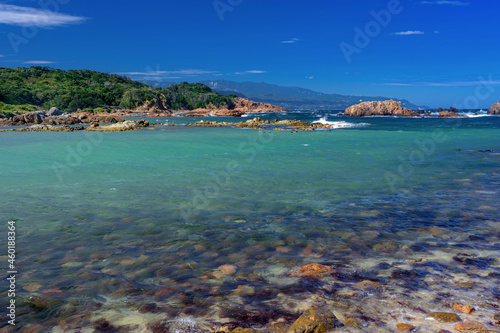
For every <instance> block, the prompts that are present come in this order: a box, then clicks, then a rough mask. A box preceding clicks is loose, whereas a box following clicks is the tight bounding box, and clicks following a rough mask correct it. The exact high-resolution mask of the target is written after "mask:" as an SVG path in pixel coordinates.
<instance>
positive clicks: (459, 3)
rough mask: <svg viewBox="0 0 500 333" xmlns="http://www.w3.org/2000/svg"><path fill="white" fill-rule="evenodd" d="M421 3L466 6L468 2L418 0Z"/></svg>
mask: <svg viewBox="0 0 500 333" xmlns="http://www.w3.org/2000/svg"><path fill="white" fill-rule="evenodd" d="M420 3H421V4H424V5H450V6H468V5H469V3H468V2H463V1H446V0H442V1H420Z"/></svg>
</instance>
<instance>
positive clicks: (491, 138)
mask: <svg viewBox="0 0 500 333" xmlns="http://www.w3.org/2000/svg"><path fill="white" fill-rule="evenodd" d="M321 116H323V114H317V115H314V116H312V115H311V114H297V115H294V116H291V115H290V116H283V115H281V116H280V117H281V118H286V117H288V118H296V117H300V118H302V119H307V120H310V121H314V120H317V119H318V118H319V117H321ZM264 117H267V118H269V119H273V117H274V116H272V115H268V116H264ZM332 118H333V117H332ZM150 120H153V122H158V123H166V121H167V120H168V122H170V123H172V122H174V123H180V122H186V121H190V122H191V121H193V120H192V119H187V120H186V119H184V118H183V119H181V118H170V119H167V118H162V119H158V120H156V119H150ZM211 120H212V119H211ZM222 120H227V119H222ZM330 120H337V119H330ZM338 120H342V121H347V122H350V123H353V124H360V123H364V124H363V125H360V126H356V127H353V128H349V129H336V130H332V131H314V132H297V133H292V132H286V131H285V132H283V131H255V130H248V129H234V128H191V127H170V126H154V127H152V128H149V129H144V130H141V131H135V132H123V133H102V134H99V133H91V134H89V133H82V132H72V133H0V186H1V187H0V189H1V191H0V221H2V225H3V226H4V227H3V228H4V231H2V232H3V233H4V234H5V235H6V234H7V222H8V221H10V220H14V221H16V227H17V230H16V231H17V244H16V248H17V262H16V264H17V268H18V271H19V274H18V276H17V288H18V290H17V295H16V302H17V303H16V304H17V305H18V307H17V318H16V319H17V320H18V325H17V326H16V328H15V329H16V330H18V331H22V330H24V329H27V328H31V329H33V330H34V332H45V331H47V332H93V331H94V329H96V328H97V329H102V330H104V329H106V327H108V328H109V327H110V326H113V327H115V329H116V330H117V331H119V332H168V330H167V328H168V327H170V331H172V332H173V331H174V329H177V331H178V332H209V331H211V330H212V329H213V328H214V327H216V326H217V325H219V326H221V325H223V324H227V325H229V327H236V326H241V327H253V328H264V327H267V326H269V325H271V324H273V323H275V322H278V321H283V322H286V323H289V322H293V320H295V319H296V318H297V317H298V316H299V315H300V313H301V312H302V311H304V310H305V309H307V308H308V307H309V306H310V305H314V304H323V305H328V306H330V307H331V308H332V309H334V311H335V313H336V314H337V316H338V317H339V319H341V321H344V322H345V319H346V318H356V320H358V322H359V324H360V325H359V327H358V328H355V327H352V326H346V327H344V328H342V329H341V331H344V332H378V331H380V332H392V331H393V327H394V325H395V323H397V322H401V321H402V320H403V321H407V322H410V323H413V324H416V325H419V327H420V331H421V332H426V327H432V329H433V328H434V326H432V325H434V324H433V323H430V322H429V321H425V320H424V319H423V318H425V315H426V313H428V312H430V311H435V310H440V309H441V310H443V309H445V308H446V307H447V306H449V304H452V303H454V302H458V301H462V302H464V301H465V302H468V303H469V304H472V305H474V306H476V307H477V308H481V309H482V310H481V311H477V314H476V319H478V320H480V319H484V318H488V316H490V314H491V313H494V312H495V311H496V312H498V306H499V305H500V304H499V303H500V289H499V287H498V285H499V276H500V265H499V262H498V260H499V254H500V245H499V241H500V213H499V208H498V202H499V199H500V117H480V118H474V119H464V120H443V119H397V118H364V119H355V120H353V119H350V118H339V119H338ZM233 121H234V120H233ZM5 239H6V237H3V238H2V241H0V244H1V246H2V247H3V248H4V249H5V250H2V252H3V253H6V249H7V244H6V241H5ZM2 259H3V260H2V262H7V257H6V256H5V255H4V256H3V257H2ZM310 263H320V264H324V265H329V266H331V267H332V268H333V272H334V273H332V274H330V275H329V276H326V277H323V278H321V279H304V278H302V279H301V278H297V277H291V276H290V275H289V273H290V272H291V271H292V270H294V269H297V268H299V267H301V266H304V265H306V264H310ZM5 271H6V270H5ZM4 275H5V277H6V273H4ZM368 281H371V282H368ZM5 286H6V287H7V284H5ZM6 290H7V288H3V290H2V294H1V300H0V305H1V307H2V308H5V306H7V301H8V298H7V292H6ZM483 317H484V318H483ZM490 317H491V316H490ZM1 320H2V323H1V325H5V326H6V325H7V320H8V318H7V317H5V316H4V315H3V313H2V317H1ZM484 320H486V319H484ZM485 323H486V322H485ZM106 325H110V326H106ZM426 325H430V326H426ZM443 328H447V329H449V327H446V326H444V327H443ZM35 329H38V331H36V330H35Z"/></svg>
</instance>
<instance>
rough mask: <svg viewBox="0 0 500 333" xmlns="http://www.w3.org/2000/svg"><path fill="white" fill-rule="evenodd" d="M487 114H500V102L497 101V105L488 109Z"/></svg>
mask: <svg viewBox="0 0 500 333" xmlns="http://www.w3.org/2000/svg"><path fill="white" fill-rule="evenodd" d="M488 114H500V101H498V102H497V103H495V104H493V105H492V106H491V107H490V108H489V109H488Z"/></svg>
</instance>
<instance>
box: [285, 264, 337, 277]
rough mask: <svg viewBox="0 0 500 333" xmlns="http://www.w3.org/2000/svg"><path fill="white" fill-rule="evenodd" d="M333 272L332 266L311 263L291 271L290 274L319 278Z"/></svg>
mask: <svg viewBox="0 0 500 333" xmlns="http://www.w3.org/2000/svg"><path fill="white" fill-rule="evenodd" d="M331 273H333V269H332V268H331V267H330V266H325V265H321V264H309V265H305V266H303V267H301V268H299V269H297V270H295V271H293V272H291V273H290V275H291V276H297V277H314V278H319V277H323V276H326V275H329V274H331Z"/></svg>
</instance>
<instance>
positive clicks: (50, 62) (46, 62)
mask: <svg viewBox="0 0 500 333" xmlns="http://www.w3.org/2000/svg"><path fill="white" fill-rule="evenodd" d="M53 63H54V62H53V61H45V60H30V61H25V62H24V64H29V65H47V64H53Z"/></svg>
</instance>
